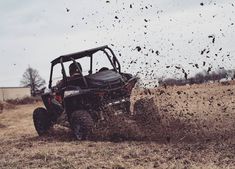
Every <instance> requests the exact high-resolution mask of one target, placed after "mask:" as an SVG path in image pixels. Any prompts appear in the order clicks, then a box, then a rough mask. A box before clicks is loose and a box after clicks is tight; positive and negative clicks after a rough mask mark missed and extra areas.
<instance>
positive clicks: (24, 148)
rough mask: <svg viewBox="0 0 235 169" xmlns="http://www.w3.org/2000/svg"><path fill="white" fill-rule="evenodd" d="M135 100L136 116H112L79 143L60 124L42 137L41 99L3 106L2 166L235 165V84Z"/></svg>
mask: <svg viewBox="0 0 235 169" xmlns="http://www.w3.org/2000/svg"><path fill="white" fill-rule="evenodd" d="M132 100H133V102H136V100H139V101H137V104H136V105H135V106H134V107H135V108H136V109H137V110H136V111H134V113H133V115H132V116H130V117H127V116H119V117H112V116H110V117H108V118H109V120H108V121H109V123H104V122H100V123H99V124H97V126H96V128H95V129H94V134H93V137H92V138H90V140H89V141H82V142H79V141H76V140H75V139H74V138H73V136H72V133H71V131H70V130H69V129H67V128H64V127H61V126H55V127H54V129H53V130H52V131H51V135H50V136H47V137H43V138H40V137H38V136H37V133H36V131H35V129H34V126H33V121H32V111H33V109H34V108H35V107H38V106H42V103H40V102H37V103H35V104H28V105H18V106H16V107H15V106H13V107H12V108H8V109H3V111H2V112H1V113H0V138H1V139H0V146H1V149H0V168H61V169H62V168H114V169H123V168H235V167H234V166H235V85H234V84H230V85H222V84H204V85H192V86H182V87H167V88H163V87H162V88H157V89H152V90H145V91H135V92H133V97H132ZM132 108H133V107H132Z"/></svg>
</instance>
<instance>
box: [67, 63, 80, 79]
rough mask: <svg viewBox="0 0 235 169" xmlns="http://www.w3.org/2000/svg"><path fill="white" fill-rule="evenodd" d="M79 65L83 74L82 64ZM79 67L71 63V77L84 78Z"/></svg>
mask: <svg viewBox="0 0 235 169" xmlns="http://www.w3.org/2000/svg"><path fill="white" fill-rule="evenodd" d="M77 64H78V67H79V69H80V70H81V72H82V66H81V64H80V63H78V62H77ZM78 67H77V66H76V64H75V63H71V64H70V65H69V75H70V77H73V76H82V75H81V73H80V71H79V70H78Z"/></svg>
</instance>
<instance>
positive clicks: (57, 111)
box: [33, 46, 137, 140]
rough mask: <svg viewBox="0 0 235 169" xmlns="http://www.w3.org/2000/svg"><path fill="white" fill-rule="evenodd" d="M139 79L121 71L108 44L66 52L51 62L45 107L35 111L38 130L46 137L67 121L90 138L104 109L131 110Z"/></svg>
mask: <svg viewBox="0 0 235 169" xmlns="http://www.w3.org/2000/svg"><path fill="white" fill-rule="evenodd" d="M102 55H103V56H102ZM105 59H106V60H105ZM95 60H96V61H95ZM99 63H101V65H100V64H99ZM68 64H70V66H69V74H70V76H68V75H67V71H66V66H68ZM56 66H57V67H59V69H58V72H59V78H58V76H57V75H58V72H55V67H56ZM84 67H86V68H87V69H86V70H83V69H84ZM56 74H57V75H56ZM55 79H56V81H57V83H56V84H53V83H54V82H55ZM136 82H137V78H136V77H135V76H133V75H131V74H129V73H123V72H122V71H121V66H120V63H119V61H118V59H117V58H116V56H115V54H114V52H113V51H112V50H111V49H110V48H109V47H108V46H102V47H98V48H94V49H89V50H85V51H81V52H77V53H72V54H68V55H62V56H60V57H58V58H56V59H54V60H53V61H52V62H51V73H50V80H49V86H48V87H49V89H48V90H47V91H46V92H45V93H44V94H42V96H41V97H42V100H43V103H44V105H45V108H42V107H40V108H36V109H35V110H34V112H33V121H34V126H35V129H36V131H37V133H38V134H39V136H43V135H45V134H46V133H48V130H49V129H50V128H51V127H53V125H54V124H62V122H64V123H63V124H62V125H65V126H67V127H70V128H71V129H72V131H73V133H74V135H75V137H76V138H77V139H79V140H83V139H87V137H89V136H90V135H91V134H92V129H93V127H94V125H95V123H96V122H98V121H99V120H103V119H104V117H103V116H102V112H103V111H104V110H106V109H108V108H110V107H111V108H112V109H113V110H114V112H115V113H116V114H119V113H125V112H129V111H130V95H131V91H132V89H133V87H134V86H135V83H136ZM66 124H67V125H66Z"/></svg>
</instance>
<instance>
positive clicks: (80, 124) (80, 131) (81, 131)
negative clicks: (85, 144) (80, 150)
mask: <svg viewBox="0 0 235 169" xmlns="http://www.w3.org/2000/svg"><path fill="white" fill-rule="evenodd" d="M70 125H71V128H72V130H73V133H74V135H75V137H76V138H77V139H78V140H85V139H87V138H88V136H89V135H90V134H91V133H92V128H93V126H94V121H93V119H92V117H91V115H90V114H89V113H88V112H87V111H86V110H77V111H75V112H73V113H72V115H71V117H70Z"/></svg>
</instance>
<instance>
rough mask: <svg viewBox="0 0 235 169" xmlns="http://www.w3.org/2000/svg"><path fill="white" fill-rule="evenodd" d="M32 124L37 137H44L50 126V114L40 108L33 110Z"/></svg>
mask: <svg viewBox="0 0 235 169" xmlns="http://www.w3.org/2000/svg"><path fill="white" fill-rule="evenodd" d="M33 122H34V127H35V129H36V131H37V133H38V135H39V136H42V135H45V134H46V133H47V132H48V130H49V129H50V127H51V126H52V121H51V117H50V114H49V113H48V111H47V110H46V109H45V108H42V107H39V108H36V109H35V110H34V112H33Z"/></svg>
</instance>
